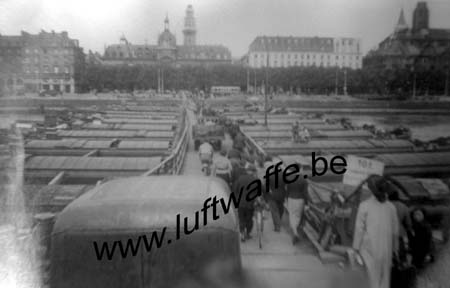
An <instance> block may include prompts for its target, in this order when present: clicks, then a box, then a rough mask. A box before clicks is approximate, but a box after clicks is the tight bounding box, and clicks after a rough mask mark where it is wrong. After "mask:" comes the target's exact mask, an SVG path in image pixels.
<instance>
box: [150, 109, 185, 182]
mask: <svg viewBox="0 0 450 288" xmlns="http://www.w3.org/2000/svg"><path fill="white" fill-rule="evenodd" d="M183 114H184V121H183V123H184V129H183V132H182V133H181V135H180V137H179V140H178V141H177V146H175V148H174V149H173V150H172V153H171V154H170V156H168V157H167V158H166V159H164V160H163V161H162V162H161V163H159V164H158V166H156V167H154V168H152V169H150V170H148V171H147V172H145V173H144V174H142V176H151V175H177V174H180V171H181V168H182V167H183V163H184V158H185V157H186V151H187V147H188V144H189V125H190V124H189V120H188V118H187V115H186V114H185V113H183Z"/></svg>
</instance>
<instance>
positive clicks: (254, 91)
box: [253, 69, 256, 95]
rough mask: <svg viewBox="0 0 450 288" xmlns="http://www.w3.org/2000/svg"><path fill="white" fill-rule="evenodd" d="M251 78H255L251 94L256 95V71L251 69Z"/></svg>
mask: <svg viewBox="0 0 450 288" xmlns="http://www.w3.org/2000/svg"><path fill="white" fill-rule="evenodd" d="M253 76H254V77H255V78H254V86H255V88H254V90H253V94H254V95H256V70H255V69H253Z"/></svg>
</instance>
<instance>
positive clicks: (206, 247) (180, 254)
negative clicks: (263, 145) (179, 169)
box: [49, 176, 242, 288]
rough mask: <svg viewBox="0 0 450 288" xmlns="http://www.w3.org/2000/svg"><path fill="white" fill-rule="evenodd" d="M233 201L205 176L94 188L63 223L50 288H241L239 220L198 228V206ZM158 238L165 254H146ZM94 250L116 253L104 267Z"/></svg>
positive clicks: (221, 217)
mask: <svg viewBox="0 0 450 288" xmlns="http://www.w3.org/2000/svg"><path fill="white" fill-rule="evenodd" d="M229 195H230V190H229V188H228V187H227V185H226V184H225V182H223V181H220V180H219V179H216V178H213V177H204V176H200V177H192V176H154V177H152V176H149V177H131V178H121V179H116V180H112V181H110V182H106V183H104V184H102V185H99V186H96V187H95V188H94V189H93V190H91V191H88V192H86V193H85V194H84V195H82V196H81V197H79V198H77V199H76V200H74V201H73V202H72V203H70V204H69V205H68V206H67V207H66V208H65V209H64V210H63V211H62V212H61V213H60V214H59V215H58V217H57V220H56V223H55V225H54V228H53V232H52V238H51V250H50V251H51V252H50V256H51V271H50V285H49V287H51V288H84V287H97V288H123V287H185V286H186V283H189V284H191V285H192V286H195V287H214V286H215V284H217V282H215V281H222V282H220V283H223V282H225V281H226V283H229V285H228V286H230V287H236V286H237V285H238V283H240V282H239V281H241V273H242V263H241V254H240V238H239V229H238V220H237V215H236V214H237V213H236V212H235V211H234V210H233V209H232V210H231V211H229V212H228V213H225V212H224V211H223V210H221V209H218V210H217V215H218V219H214V221H213V219H208V220H209V221H208V223H207V225H204V224H203V216H201V219H202V220H201V221H200V222H198V224H197V225H199V229H198V230H195V229H194V228H193V227H194V225H195V223H196V222H195V221H196V220H195V218H196V217H195V215H196V213H203V212H201V211H200V209H201V208H202V205H200V206H199V203H202V202H203V201H206V200H207V199H211V198H215V197H217V199H222V198H223V199H224V200H225V201H226V202H228V201H229V200H228V199H229V198H228V197H229ZM205 203H206V202H205ZM211 211H212V210H211ZM211 211H209V212H211ZM209 212H208V215H212V214H210V213H209ZM201 215H202V214H201ZM179 217H180V218H179ZM185 217H186V218H185ZM197 218H198V217H197ZM177 219H178V220H177ZM185 219H187V220H185ZM184 221H188V222H189V225H188V226H187V227H186V226H184V225H185V224H183V223H184ZM185 229H188V230H189V231H190V232H191V233H189V234H187V233H186V232H185V231H186V230H185ZM163 231H164V232H163ZM153 232H155V233H158V235H159V239H160V243H162V244H161V246H160V247H158V246H157V245H156V242H157V241H153V245H152V246H151V248H149V247H148V246H149V245H151V244H149V243H150V241H151V239H154V238H153V235H154V234H153ZM144 237H146V238H144ZM146 240H147V241H146ZM93 243H97V245H99V246H100V247H102V246H101V245H105V244H104V243H108V244H109V248H110V251H112V249H113V248H111V247H113V246H115V247H116V250H114V253H113V252H111V253H109V254H110V256H111V257H106V255H104V257H103V258H102V259H99V258H98V254H97V253H96V252H95V249H94V245H95V244H93ZM118 243H122V244H118ZM132 244H134V248H132V249H129V248H128V247H129V245H132ZM119 245H125V246H126V247H127V248H125V247H123V249H119V247H118V246H119ZM127 245H128V246H127ZM120 248H122V247H120ZM125 249H126V251H127V252H125V253H124V250H125ZM132 250H133V251H134V252H132ZM105 254H106V253H105ZM124 254H126V255H124ZM211 269H214V270H213V271H212V270H211ZM211 273H214V275H216V276H215V277H213V279H212V278H211V275H212V274H211ZM222 277H223V278H222ZM212 281H214V282H212Z"/></svg>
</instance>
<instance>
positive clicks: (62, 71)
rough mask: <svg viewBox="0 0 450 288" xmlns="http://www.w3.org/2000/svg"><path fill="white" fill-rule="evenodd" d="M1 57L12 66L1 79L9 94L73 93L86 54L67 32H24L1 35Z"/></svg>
mask: <svg viewBox="0 0 450 288" xmlns="http://www.w3.org/2000/svg"><path fill="white" fill-rule="evenodd" d="M0 58H1V59H2V60H1V61H2V62H4V63H8V64H9V66H10V67H11V68H9V69H7V70H8V71H3V72H4V73H3V76H2V78H3V82H4V86H3V87H4V90H6V91H8V92H15V91H24V92H37V91H41V90H55V91H61V92H68V93H69V92H71V93H73V92H75V78H76V73H77V72H78V71H77V69H79V68H80V67H82V65H83V61H84V54H83V50H82V48H80V47H79V44H78V40H74V39H70V38H69V36H68V33H67V32H65V31H64V32H61V33H55V32H54V31H52V32H45V31H41V32H40V33H39V34H36V35H33V34H30V33H27V32H24V31H22V33H21V35H19V36H0ZM2 70H5V69H2Z"/></svg>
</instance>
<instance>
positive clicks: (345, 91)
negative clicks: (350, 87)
mask: <svg viewBox="0 0 450 288" xmlns="http://www.w3.org/2000/svg"><path fill="white" fill-rule="evenodd" d="M344 95H346V96H347V68H344Z"/></svg>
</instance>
